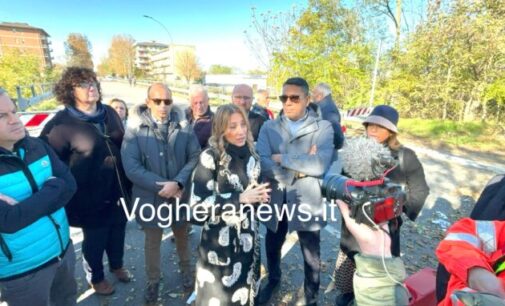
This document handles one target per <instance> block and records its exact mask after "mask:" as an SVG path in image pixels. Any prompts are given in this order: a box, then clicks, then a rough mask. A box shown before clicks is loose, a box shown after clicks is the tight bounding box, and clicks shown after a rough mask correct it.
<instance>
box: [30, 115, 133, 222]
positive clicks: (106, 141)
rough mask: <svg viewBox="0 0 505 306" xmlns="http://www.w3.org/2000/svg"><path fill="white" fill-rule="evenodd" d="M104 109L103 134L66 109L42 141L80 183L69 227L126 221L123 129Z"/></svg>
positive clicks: (127, 185)
mask: <svg viewBox="0 0 505 306" xmlns="http://www.w3.org/2000/svg"><path fill="white" fill-rule="evenodd" d="M103 107H104V108H105V112H106V113H105V119H104V133H102V132H101V131H100V130H99V129H98V128H97V127H96V126H95V125H94V124H92V123H90V122H87V121H84V120H81V119H78V118H76V117H75V116H73V115H71V114H70V112H69V111H68V110H67V109H65V110H62V111H59V112H58V113H57V114H56V115H55V116H54V117H53V119H51V121H49V122H48V123H47V124H46V126H45V127H44V129H43V130H42V132H41V134H40V138H41V139H43V140H44V141H46V142H47V143H49V145H50V146H51V147H52V148H53V149H54V150H55V152H56V154H57V155H58V156H59V158H60V159H61V160H62V161H63V162H64V163H65V164H67V165H68V167H69V168H70V171H71V172H72V174H73V175H74V177H75V179H76V181H77V192H76V193H75V195H74V196H73V197H72V199H71V200H70V202H69V203H68V205H67V206H66V211H67V215H68V219H69V222H70V225H72V226H76V227H88V228H93V227H103V226H107V225H110V224H120V223H124V222H126V215H125V212H124V211H123V207H122V206H121V205H118V201H119V199H120V198H121V197H124V198H127V199H128V198H129V193H130V182H129V181H128V179H127V178H126V176H125V174H124V170H123V167H122V164H121V155H120V148H121V142H122V141H123V135H124V129H123V125H122V123H121V119H120V118H119V116H118V115H117V113H116V112H115V111H114V109H112V108H111V107H110V106H108V105H103Z"/></svg>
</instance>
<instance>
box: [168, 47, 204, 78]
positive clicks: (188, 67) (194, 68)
mask: <svg viewBox="0 0 505 306" xmlns="http://www.w3.org/2000/svg"><path fill="white" fill-rule="evenodd" d="M175 70H176V73H177V74H178V75H179V76H180V77H182V78H184V79H185V80H186V82H188V84H189V83H191V82H192V81H194V80H195V79H197V78H199V77H200V74H201V73H202V70H201V68H200V65H199V64H198V59H197V57H196V55H195V53H194V52H193V51H190V50H183V51H179V52H177V55H176V61H175Z"/></svg>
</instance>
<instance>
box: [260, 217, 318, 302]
mask: <svg viewBox="0 0 505 306" xmlns="http://www.w3.org/2000/svg"><path fill="white" fill-rule="evenodd" d="M287 232H288V221H287V220H286V219H284V220H282V221H280V222H279V224H278V228H277V232H273V231H271V230H269V229H267V235H266V238H265V245H266V248H265V249H266V254H267V267H268V279H269V281H271V282H278V281H280V280H281V248H282V245H283V244H284V241H285V240H286V234H287ZM297 234H298V240H299V241H300V247H301V249H302V254H303V261H304V272H305V281H304V283H303V288H304V290H305V299H306V302H307V304H311V303H317V295H318V291H319V282H320V280H319V273H320V271H321V251H320V240H321V237H320V231H311V232H302V231H297Z"/></svg>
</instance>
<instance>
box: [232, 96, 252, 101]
mask: <svg viewBox="0 0 505 306" xmlns="http://www.w3.org/2000/svg"><path fill="white" fill-rule="evenodd" d="M233 99H237V100H244V101H250V100H252V97H249V96H233Z"/></svg>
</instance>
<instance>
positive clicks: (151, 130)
mask: <svg viewBox="0 0 505 306" xmlns="http://www.w3.org/2000/svg"><path fill="white" fill-rule="evenodd" d="M174 107H175V106H174ZM165 135H167V136H166V137H164V136H163V134H162V133H161V131H160V129H159V128H158V124H156V123H155V122H154V121H153V119H152V118H151V115H150V112H149V110H148V108H147V106H146V105H139V106H136V107H135V108H134V109H133V110H132V113H131V115H130V118H129V119H128V126H127V129H126V134H125V139H124V142H123V146H122V148H121V155H122V157H123V165H124V168H125V170H126V175H127V176H128V178H129V179H130V180H131V181H132V183H133V189H132V200H133V203H134V213H135V215H136V217H137V221H138V222H139V224H141V225H143V226H148V227H156V226H158V223H160V224H166V223H167V221H161V220H160V219H159V218H158V217H159V216H156V217H155V218H154V219H153V220H151V221H145V220H142V218H140V209H141V207H142V205H144V204H151V205H153V206H154V207H155V208H158V207H159V206H160V205H161V204H162V203H164V202H173V200H174V199H165V198H162V197H160V196H159V195H158V192H159V191H160V190H161V186H159V185H158V184H156V183H157V182H166V181H176V182H178V183H179V184H181V185H182V186H183V188H184V193H185V196H184V197H183V199H182V203H187V194H188V189H189V179H190V176H191V173H192V171H193V169H194V168H195V166H196V164H197V162H198V156H199V154H200V144H199V142H198V138H197V137H196V135H195V133H194V132H193V128H192V127H191V125H190V124H188V123H187V122H182V121H180V118H179V112H178V110H176V109H174V108H172V111H171V112H170V119H169V124H168V131H166V133H165ZM135 203H137V205H136V206H135ZM163 212H165V213H168V212H167V210H163ZM146 214H147V213H146ZM145 216H147V215H145ZM162 217H166V216H162Z"/></svg>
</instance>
